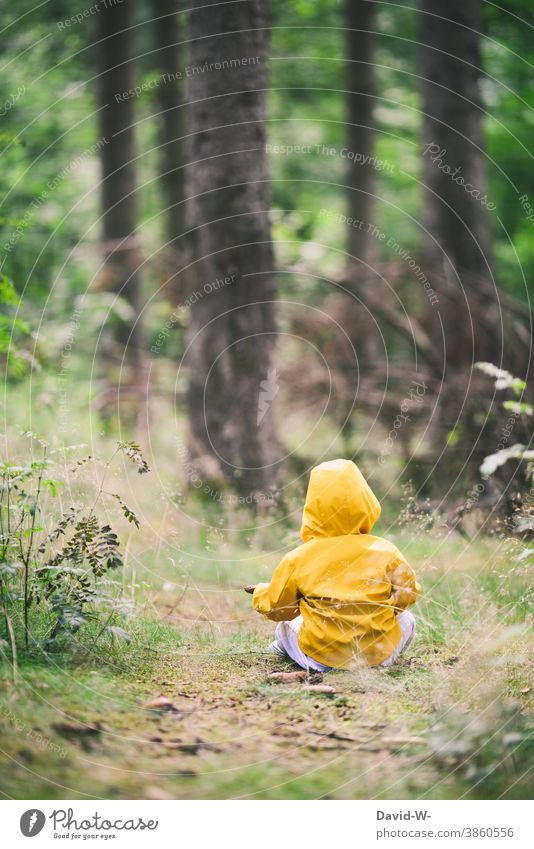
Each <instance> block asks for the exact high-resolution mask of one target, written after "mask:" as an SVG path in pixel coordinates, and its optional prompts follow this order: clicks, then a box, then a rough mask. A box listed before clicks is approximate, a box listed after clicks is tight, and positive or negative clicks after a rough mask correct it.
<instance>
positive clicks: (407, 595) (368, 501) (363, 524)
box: [253, 460, 420, 667]
mask: <svg viewBox="0 0 534 849" xmlns="http://www.w3.org/2000/svg"><path fill="white" fill-rule="evenodd" d="M379 516H380V504H379V503H378V501H377V499H376V497H375V495H374V494H373V492H372V490H371V488H370V487H369V485H368V483H367V481H366V480H365V478H364V477H363V475H362V473H361V472H360V470H359V469H358V467H357V466H356V465H355V464H354V463H352V462H351V461H350V460H332V461H329V462H327V463H321V465H320V466H317V467H316V468H315V469H313V471H312V473H311V477H310V482H309V485H308V493H307V496H306V504H305V506H304V514H303V517H302V528H301V537H302V540H303V545H301V546H299V547H298V548H296V549H294V550H293V551H291V552H290V553H289V554H286V556H285V557H284V558H283V560H282V561H281V563H280V564H279V565H278V566H277V568H276V569H275V571H274V574H273V577H272V579H271V582H270V584H258V586H257V587H256V589H255V591H254V596H253V601H254V607H255V609H256V610H258V611H259V612H260V613H263V614H264V615H265V616H267V617H268V618H269V619H274V620H275V621H282V620H289V619H295V618H296V617H297V616H299V615H302V618H303V623H302V627H301V629H300V631H299V636H298V641H299V646H300V648H301V649H302V651H303V652H304V653H305V654H307V655H308V656H309V657H311V658H313V659H314V660H317V661H319V663H323V664H325V665H326V666H333V667H346V666H349V665H350V664H351V663H352V662H354V661H355V660H357V659H358V658H361V657H362V655H363V657H364V658H365V659H366V660H367V662H368V663H369V665H370V666H376V665H377V664H379V663H382V661H384V660H386V659H387V658H388V657H389V656H390V655H391V653H392V652H393V650H394V648H395V646H396V645H397V643H398V642H399V641H400V639H401V632H400V627H399V624H398V622H397V619H396V616H395V612H396V611H397V612H398V611H400V610H403V609H404V608H406V607H408V606H409V605H410V604H413V603H414V601H415V600H416V598H417V596H418V594H419V592H420V587H419V584H418V583H417V581H416V579H415V574H414V572H413V570H412V569H411V567H410V566H409V565H408V563H407V562H406V560H405V559H404V558H403V556H402V554H401V553H400V552H399V550H398V549H397V548H396V547H395V546H394V545H393V544H392V543H391V542H388V541H387V540H384V539H381V538H380V537H376V536H372V535H371V530H372V528H373V525H374V524H375V522H376V521H377V519H378V517H379Z"/></svg>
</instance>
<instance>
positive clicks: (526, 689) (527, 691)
mask: <svg viewBox="0 0 534 849" xmlns="http://www.w3.org/2000/svg"><path fill="white" fill-rule="evenodd" d="M519 692H520V693H523V695H524V696H526V694H527V693H530V687H523V689H522V690H520V691H519Z"/></svg>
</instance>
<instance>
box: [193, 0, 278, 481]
mask: <svg viewBox="0 0 534 849" xmlns="http://www.w3.org/2000/svg"><path fill="white" fill-rule="evenodd" d="M265 11H266V9H265V3H264V2H262V0H251V2H247V3H231V4H223V5H219V6H213V4H212V3H210V2H209V0H206V2H198V3H196V4H195V5H194V8H193V9H192V11H191V13H190V18H189V43H190V53H189V65H190V66H191V68H192V69H193V70H192V76H191V78H190V84H189V98H188V99H189V103H188V115H189V121H190V143H189V161H190V164H189V166H188V205H189V214H190V222H191V226H192V227H194V232H193V234H192V252H193V261H194V265H193V268H192V276H191V288H192V292H193V297H192V298H191V300H192V301H194V302H193V303H192V307H191V322H190V329H189V347H188V352H187V357H186V362H187V366H188V374H189V391H188V409H189V422H190V448H191V453H192V455H193V457H195V458H197V461H198V462H200V463H201V462H202V461H203V460H206V459H210V460H211V461H212V464H211V466H210V468H211V467H213V463H214V464H215V465H216V466H217V467H218V469H219V470H221V471H222V472H223V474H224V475H225V476H226V478H227V479H228V480H230V481H231V482H232V483H233V484H235V485H236V486H237V487H238V488H239V489H240V490H241V491H243V492H245V493H247V494H249V493H251V492H253V491H255V490H260V491H266V490H272V489H274V488H275V487H276V483H277V479H278V474H277V468H278V467H277V460H278V457H277V443H276V437H275V425H274V403H273V402H274V398H275V396H276V393H277V391H278V386H277V376H276V370H275V366H274V360H273V354H274V345H275V332H276V324H275V304H274V301H275V297H276V283H275V275H274V261H273V253H272V245H271V237H270V226H269V217H268V216H269V205H270V194H269V180H268V173H267V162H266V153H265V144H266V125H265V118H266V115H265V96H266V88H267V58H268V47H267V45H268V32H267V22H266V16H265ZM207 290H209V291H207ZM195 292H197V293H199V294H198V295H196V296H195V295H194V293H195ZM213 474H214V476H216V474H217V473H215V472H214V473H213Z"/></svg>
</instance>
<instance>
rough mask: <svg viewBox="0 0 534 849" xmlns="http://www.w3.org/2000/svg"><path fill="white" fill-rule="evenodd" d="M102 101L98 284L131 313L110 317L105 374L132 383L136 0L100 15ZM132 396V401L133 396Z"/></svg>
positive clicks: (136, 355) (137, 303)
mask: <svg viewBox="0 0 534 849" xmlns="http://www.w3.org/2000/svg"><path fill="white" fill-rule="evenodd" d="M96 22H97V39H98V63H99V76H98V90H97V91H98V103H99V107H100V109H99V113H98V114H99V127H100V139H101V142H102V145H101V148H100V158H101V169H102V184H101V185H102V190H101V209H102V251H103V255H104V266H103V269H102V272H101V274H100V276H99V279H98V281H97V288H99V289H101V290H102V289H104V290H106V291H110V292H113V293H114V294H117V295H119V296H120V297H121V298H122V299H123V300H124V301H125V302H126V304H127V305H128V306H129V308H130V309H129V312H128V314H127V315H125V314H124V312H123V314H122V317H121V318H119V317H118V316H117V315H114V316H113V318H112V319H110V321H109V325H110V327H109V329H110V330H111V331H112V336H113V339H112V343H111V345H110V347H109V349H108V350H104V352H103V365H104V368H105V371H106V377H107V379H108V380H110V381H111V383H112V384H114V385H119V384H122V385H123V386H126V387H131V386H133V385H134V384H136V382H139V381H141V383H142V378H141V374H140V368H141V364H142V362H143V332H142V325H141V321H140V313H141V300H140V299H141V291H140V286H141V280H140V273H139V265H140V250H139V243H138V238H137V235H136V227H137V214H138V212H137V196H136V188H137V186H136V166H135V157H136V145H135V131H134V127H135V109H134V104H135V99H134V98H133V97H126V96H124V95H125V93H126V92H128V90H129V89H131V88H132V87H133V86H134V85H135V75H134V49H135V48H134V42H133V28H132V27H133V3H132V2H131V0H124V2H123V3H120V4H119V3H118V4H116V5H111V6H107V7H106V8H105V9H101V10H100V11H99V13H98V15H96ZM126 394H127V395H128V394H130V403H131V396H132V393H131V392H130V393H128V392H127V393H126Z"/></svg>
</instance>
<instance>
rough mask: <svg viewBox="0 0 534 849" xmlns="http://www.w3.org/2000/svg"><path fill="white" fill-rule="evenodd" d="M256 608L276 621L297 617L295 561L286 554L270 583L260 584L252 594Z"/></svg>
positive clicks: (297, 601)
mask: <svg viewBox="0 0 534 849" xmlns="http://www.w3.org/2000/svg"><path fill="white" fill-rule="evenodd" d="M252 602H253V604H254V609H255V610H257V611H258V613H263V615H264V616H267V618H268V619H273V620H274V621H275V622H282V621H283V620H286V621H287V620H289V619H296V617H297V616H298V615H299V613H300V609H299V595H298V590H297V585H296V583H295V580H294V565H293V561H292V560H291V559H290V558H289V556H287V555H286V557H284V559H283V560H281V561H280V563H279V564H278V566H277V567H276V569H275V570H274V573H273V576H272V578H271V583H270V584H258V585H257V586H256V589H255V590H254V595H253V596H252Z"/></svg>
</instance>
